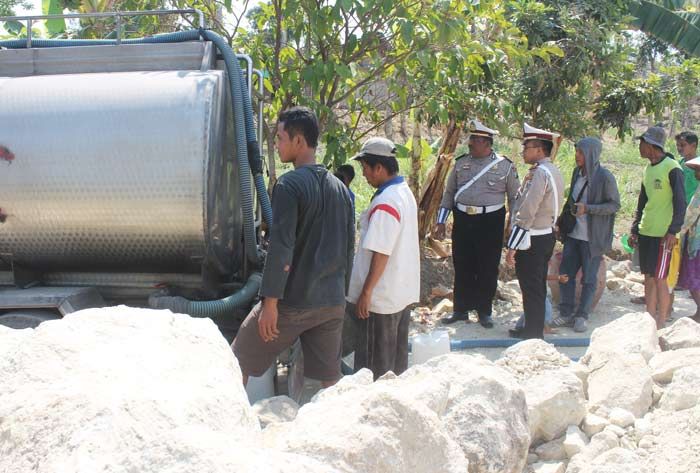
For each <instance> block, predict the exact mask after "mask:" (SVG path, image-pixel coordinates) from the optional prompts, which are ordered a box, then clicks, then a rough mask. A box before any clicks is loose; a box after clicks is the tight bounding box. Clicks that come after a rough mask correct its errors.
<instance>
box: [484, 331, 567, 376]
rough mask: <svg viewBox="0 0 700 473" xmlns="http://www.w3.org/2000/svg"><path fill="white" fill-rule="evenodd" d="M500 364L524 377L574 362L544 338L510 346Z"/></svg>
mask: <svg viewBox="0 0 700 473" xmlns="http://www.w3.org/2000/svg"><path fill="white" fill-rule="evenodd" d="M496 364H497V365H498V366H501V367H503V368H505V369H506V370H507V371H510V372H511V373H512V374H513V375H514V376H515V377H516V378H518V379H523V378H526V377H528V376H531V375H533V374H538V373H542V372H544V371H550V370H556V369H559V368H566V367H569V366H570V365H571V364H572V362H571V360H570V359H569V357H567V356H566V355H564V354H562V353H560V352H559V351H558V350H557V349H556V347H554V345H552V344H551V343H547V342H545V341H544V340H538V339H533V340H524V341H522V342H519V343H516V344H515V345H513V346H512V347H509V348H508V349H506V350H505V351H504V352H503V355H502V356H501V358H499V359H498V360H497V361H496Z"/></svg>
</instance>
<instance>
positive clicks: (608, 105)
mask: <svg viewBox="0 0 700 473" xmlns="http://www.w3.org/2000/svg"><path fill="white" fill-rule="evenodd" d="M698 90H700V59H688V60H685V61H683V62H681V63H680V64H677V65H663V66H661V67H660V70H659V72H658V73H651V74H649V75H647V76H646V77H638V76H636V75H635V69H634V66H633V65H632V64H630V65H628V66H627V68H626V69H625V70H624V71H623V73H622V74H620V75H618V76H617V77H614V78H611V79H610V80H609V81H608V82H607V83H606V85H605V87H604V89H603V91H602V93H601V96H600V98H599V100H598V102H597V103H596V106H595V119H596V122H597V123H598V125H599V126H600V127H601V128H607V127H612V128H615V129H617V135H618V137H620V138H622V137H623V136H625V135H626V134H629V133H630V132H631V131H632V127H631V120H632V119H633V118H634V117H636V116H638V115H639V114H640V113H641V112H642V111H646V112H647V113H651V114H653V115H654V119H655V121H661V120H662V118H663V112H665V111H666V110H667V109H668V108H671V109H672V110H674V112H675V111H676V110H678V109H679V108H680V107H682V106H684V104H686V103H687V101H688V100H689V99H690V98H691V97H694V96H696V95H697V93H698ZM676 104H678V106H674V105H676ZM674 114H675V113H674ZM672 118H674V119H675V118H677V117H675V116H674V117H672Z"/></svg>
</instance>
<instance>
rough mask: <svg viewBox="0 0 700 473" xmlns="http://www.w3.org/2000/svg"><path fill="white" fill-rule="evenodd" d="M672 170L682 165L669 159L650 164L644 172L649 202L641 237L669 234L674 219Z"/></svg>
mask: <svg viewBox="0 0 700 473" xmlns="http://www.w3.org/2000/svg"><path fill="white" fill-rule="evenodd" d="M672 169H680V164H678V162H677V161H676V160H674V159H673V158H668V157H667V158H664V159H663V160H662V161H661V162H659V163H657V164H655V165H651V164H648V165H647V167H646V169H645V170H644V180H643V183H644V191H645V193H646V197H647V199H648V200H647V202H646V205H645V206H644V211H643V212H642V219H641V221H640V223H639V233H640V235H645V236H650V237H662V236H664V235H666V233H667V232H668V229H669V226H670V225H671V220H672V219H673V189H672V188H671V180H670V178H669V173H670V172H671V170H672Z"/></svg>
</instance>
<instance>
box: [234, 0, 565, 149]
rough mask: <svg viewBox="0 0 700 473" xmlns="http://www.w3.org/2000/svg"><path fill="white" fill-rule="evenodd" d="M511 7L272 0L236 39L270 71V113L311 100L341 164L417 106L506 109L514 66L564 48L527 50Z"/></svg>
mask: <svg viewBox="0 0 700 473" xmlns="http://www.w3.org/2000/svg"><path fill="white" fill-rule="evenodd" d="M502 4H503V2H502V1H497V0H484V1H481V2H472V1H465V0H449V1H446V0H428V1H422V2H415V1H409V0H400V1H384V0H364V1H360V0H344V1H338V2H330V1H328V2H320V3H319V2H317V1H312V0H287V1H282V0H272V1H271V2H270V3H268V4H262V5H260V8H259V9H256V10H255V11H254V13H253V14H252V15H251V20H252V24H253V28H252V29H251V31H249V32H248V34H247V35H244V36H240V37H238V38H237V40H236V41H237V43H238V44H240V45H241V47H245V49H246V50H247V51H249V52H250V53H251V54H252V55H253V57H255V58H256V60H260V61H261V62H262V67H263V68H264V69H265V70H266V71H267V72H268V73H269V79H268V80H266V83H265V85H266V89H267V92H268V93H269V95H270V97H271V104H272V105H271V107H269V108H268V120H269V121H274V119H275V116H276V114H277V113H278V112H279V111H280V110H282V109H284V108H286V107H289V106H291V105H295V104H299V105H308V106H310V107H311V108H313V109H314V110H315V111H316V112H317V113H318V115H319V118H320V121H321V125H322V128H323V137H322V141H323V143H324V144H325V153H326V154H325V157H324V160H325V162H327V163H328V162H336V163H339V162H344V161H345V160H346V158H347V156H348V154H349V153H351V152H353V151H354V150H355V149H356V148H357V147H358V146H359V144H360V142H361V140H362V139H363V138H364V137H365V136H366V135H367V134H369V133H372V132H373V130H374V129H376V128H378V127H380V126H382V125H383V124H384V122H385V121H386V120H387V119H390V118H391V117H393V116H396V115H397V114H399V113H402V112H406V111H409V110H411V109H415V110H417V111H418V112H419V119H420V120H421V121H423V122H428V123H431V124H434V123H445V122H447V121H448V120H449V119H450V118H456V119H459V120H462V119H466V118H467V117H469V116H472V115H473V114H474V113H483V114H484V115H493V116H498V115H502V114H503V110H502V108H503V107H504V105H503V104H502V103H501V102H500V101H499V100H498V99H497V97H498V96H499V94H500V95H501V96H502V95H503V93H502V91H501V90H499V89H496V88H494V85H496V84H498V79H499V78H500V77H503V75H504V74H505V71H506V70H507V69H508V68H509V67H511V66H512V65H514V64H518V63H519V62H522V63H524V62H526V58H527V57H529V55H531V54H535V53H537V54H540V55H541V56H543V57H546V58H549V56H550V55H551V54H553V53H559V50H558V48H555V47H552V46H551V45H548V46H546V47H541V48H535V49H534V50H533V52H530V51H528V49H527V44H526V43H525V42H524V39H523V37H522V34H520V32H519V31H518V30H517V29H516V28H514V27H513V25H512V24H511V23H510V22H509V21H508V20H507V18H506V17H505V10H504V8H503V7H502ZM368 123H369V126H367V124H368Z"/></svg>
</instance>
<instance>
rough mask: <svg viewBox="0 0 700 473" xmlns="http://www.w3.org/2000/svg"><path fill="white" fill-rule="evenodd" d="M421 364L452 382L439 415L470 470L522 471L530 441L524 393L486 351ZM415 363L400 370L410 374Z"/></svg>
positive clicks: (472, 472)
mask: <svg viewBox="0 0 700 473" xmlns="http://www.w3.org/2000/svg"><path fill="white" fill-rule="evenodd" d="M423 366H427V367H429V368H430V369H433V370H434V372H435V376H436V378H443V379H447V380H449V381H450V390H449V398H448V401H447V405H446V407H445V410H444V412H443V414H442V417H441V420H442V422H443V424H444V426H445V429H446V431H447V432H448V435H449V436H450V437H451V438H453V439H455V440H456V441H457V442H458V443H459V444H460V446H461V447H462V450H463V451H464V453H465V455H466V456H467V458H468V460H469V472H470V473H521V472H522V470H523V467H524V466H525V462H526V458H527V452H528V447H529V445H530V429H529V427H528V420H527V405H526V403H525V394H524V392H523V390H522V389H521V388H520V386H519V385H518V384H517V382H516V380H515V378H514V377H513V376H512V375H511V374H510V373H508V372H507V371H505V370H504V369H502V368H500V367H498V366H496V365H495V364H494V363H492V362H490V361H488V360H487V359H486V358H484V357H483V356H480V355H478V356H468V355H461V354H449V355H443V356H440V357H436V358H433V359H431V360H429V361H427V362H426V363H424V364H423ZM415 370H416V367H411V368H409V369H408V370H407V371H406V372H405V373H403V374H402V375H401V377H402V378H410V377H411V376H413V374H414V373H415V372H416V371H415Z"/></svg>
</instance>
